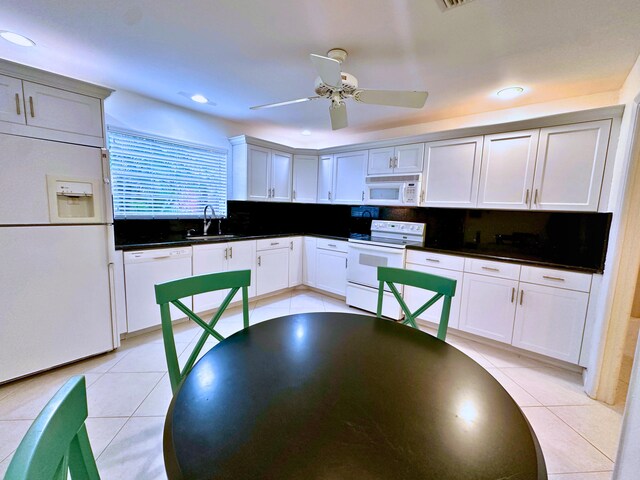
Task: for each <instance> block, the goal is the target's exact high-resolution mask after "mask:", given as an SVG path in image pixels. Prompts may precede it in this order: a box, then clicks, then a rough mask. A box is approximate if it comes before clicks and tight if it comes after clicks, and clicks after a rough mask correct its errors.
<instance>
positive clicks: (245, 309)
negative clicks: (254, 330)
mask: <svg viewBox="0 0 640 480" xmlns="http://www.w3.org/2000/svg"><path fill="white" fill-rule="evenodd" d="M242 321H243V323H244V328H248V327H249V293H248V289H247V287H242Z"/></svg>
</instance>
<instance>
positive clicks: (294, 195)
mask: <svg viewBox="0 0 640 480" xmlns="http://www.w3.org/2000/svg"><path fill="white" fill-rule="evenodd" d="M293 199H294V200H295V199H296V191H295V190H294V191H293Z"/></svg>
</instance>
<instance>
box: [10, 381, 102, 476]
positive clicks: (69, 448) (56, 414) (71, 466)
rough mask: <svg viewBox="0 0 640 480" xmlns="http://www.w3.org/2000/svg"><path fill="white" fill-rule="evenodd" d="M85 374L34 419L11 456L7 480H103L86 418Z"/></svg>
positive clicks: (53, 399) (71, 383) (59, 392)
mask: <svg viewBox="0 0 640 480" xmlns="http://www.w3.org/2000/svg"><path fill="white" fill-rule="evenodd" d="M86 418H87V389H86V384H85V379H84V376H76V377H71V379H69V381H67V383H65V384H64V385H63V386H62V388H61V389H60V390H58V392H57V393H56V394H55V395H54V396H53V398H52V399H51V400H50V401H49V403H47V405H46V406H45V407H44V409H43V410H42V412H40V414H39V415H38V417H37V418H36V419H35V420H34V422H33V424H32V425H31V427H30V428H29V430H28V431H27V433H26V435H25V436H24V438H23V439H22V442H20V445H19V446H18V449H17V450H16V453H15V454H14V456H13V458H12V459H11V463H10V464H9V468H8V470H7V473H6V475H5V477H4V478H5V480H36V479H37V480H49V479H52V480H53V479H55V480H66V479H67V473H70V474H71V478H72V479H73V480H99V479H100V475H99V473H98V468H97V467H96V461H95V459H94V457H93V452H92V451H91V444H90V443H89V437H88V435H87V428H86V426H85V423H84V422H85V420H86Z"/></svg>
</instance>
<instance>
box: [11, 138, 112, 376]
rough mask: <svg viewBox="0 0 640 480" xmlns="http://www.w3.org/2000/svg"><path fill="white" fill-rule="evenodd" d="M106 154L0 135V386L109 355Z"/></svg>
mask: <svg viewBox="0 0 640 480" xmlns="http://www.w3.org/2000/svg"><path fill="white" fill-rule="evenodd" d="M111 205H112V204H111V192H110V188H109V164H108V155H107V154H106V151H103V150H102V149H100V148H96V147H87V146H81V145H73V144H67V143H62V142H54V141H48V140H40V139H34V138H27V137H19V136H15V135H5V134H0V252H1V253H0V255H1V258H2V261H1V262H0V265H1V266H0V383H3V382H6V381H9V380H12V379H15V378H19V377H22V376H25V375H29V374H31V373H35V372H38V371H41V370H46V369H49V368H52V367H55V366H57V365H62V364H65V363H68V362H72V361H74V360H78V359H81V358H84V357H88V356H91V355H95V354H98V353H102V352H107V351H109V350H113V349H114V348H115V347H117V346H118V344H119V337H118V334H117V329H116V326H115V322H114V321H112V318H115V314H114V313H113V314H112V311H114V302H113V295H112V293H111V292H112V291H113V262H112V259H113V256H114V251H113V248H114V247H113V215H112V207H111Z"/></svg>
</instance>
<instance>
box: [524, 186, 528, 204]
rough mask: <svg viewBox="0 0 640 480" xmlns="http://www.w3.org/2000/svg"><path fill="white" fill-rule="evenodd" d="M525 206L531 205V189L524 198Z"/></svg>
mask: <svg viewBox="0 0 640 480" xmlns="http://www.w3.org/2000/svg"><path fill="white" fill-rule="evenodd" d="M524 203H525V205H529V189H528V188H527V194H526V195H525V197H524Z"/></svg>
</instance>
